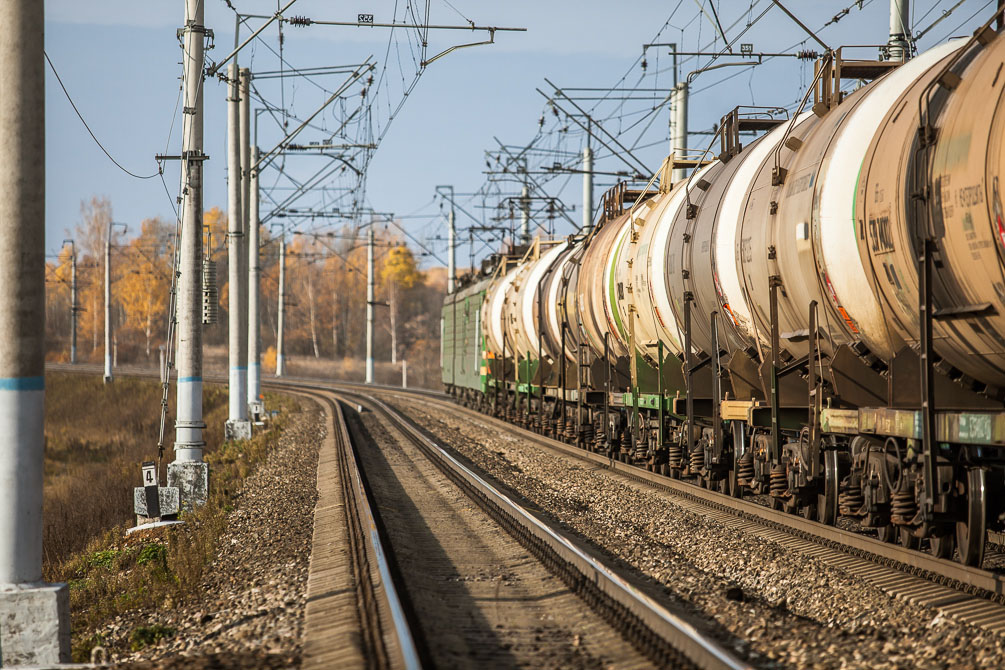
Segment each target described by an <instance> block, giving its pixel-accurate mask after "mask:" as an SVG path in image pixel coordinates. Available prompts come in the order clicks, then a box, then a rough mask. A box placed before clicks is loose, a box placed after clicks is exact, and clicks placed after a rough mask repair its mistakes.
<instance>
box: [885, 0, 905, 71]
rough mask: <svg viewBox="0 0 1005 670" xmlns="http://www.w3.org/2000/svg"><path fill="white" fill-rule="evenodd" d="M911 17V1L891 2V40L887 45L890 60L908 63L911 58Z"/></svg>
mask: <svg viewBox="0 0 1005 670" xmlns="http://www.w3.org/2000/svg"><path fill="white" fill-rule="evenodd" d="M910 15H911V0H890V39H889V41H887V43H886V52H887V55H888V57H889V59H890V60H898V61H906V60H907V59H908V58H910V57H911V43H910V42H908V37H909V36H910V32H911V30H910V25H911V19H910Z"/></svg>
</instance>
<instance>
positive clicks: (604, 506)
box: [393, 396, 1005, 670]
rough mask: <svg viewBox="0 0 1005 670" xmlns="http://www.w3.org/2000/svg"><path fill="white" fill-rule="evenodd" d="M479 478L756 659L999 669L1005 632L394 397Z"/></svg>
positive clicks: (782, 663) (768, 663) (779, 663)
mask: <svg viewBox="0 0 1005 670" xmlns="http://www.w3.org/2000/svg"><path fill="white" fill-rule="evenodd" d="M393 403H394V404H396V405H397V406H398V408H399V409H401V410H402V411H404V412H406V413H407V414H408V415H409V416H411V417H413V418H414V419H415V420H417V421H418V422H419V423H420V424H422V425H423V426H424V427H425V428H427V429H428V430H430V431H432V432H433V433H434V434H436V435H437V436H438V437H440V438H441V439H442V440H444V441H445V442H446V443H447V444H450V445H451V446H453V447H454V448H455V449H457V450H458V451H459V452H460V453H461V454H463V455H464V456H466V457H467V458H469V459H470V460H471V461H472V462H473V463H474V464H475V465H477V466H478V467H480V468H481V469H482V470H484V471H485V472H486V473H487V474H489V475H491V476H492V477H494V478H496V479H497V480H498V481H500V482H502V483H503V484H504V485H505V486H508V487H510V488H511V489H512V490H514V491H516V492H519V494H520V495H522V496H523V497H525V498H526V499H528V500H530V501H531V502H532V503H534V504H536V505H537V506H539V507H540V508H541V509H543V510H546V511H547V513H548V514H549V515H550V516H552V517H553V518H554V519H555V520H557V521H559V522H560V523H561V524H562V525H563V526H565V527H566V528H567V529H569V530H571V531H573V532H575V533H577V534H579V535H580V536H583V537H585V538H588V539H589V540H590V541H592V542H593V543H594V544H596V545H597V546H599V547H601V548H602V549H603V550H604V551H605V552H607V553H608V555H609V556H611V557H612V558H613V559H614V561H615V562H616V563H621V564H622V565H627V566H631V568H633V569H635V570H637V571H639V572H641V573H642V574H644V575H645V576H648V577H649V578H651V579H652V580H653V581H654V582H655V583H656V584H657V585H658V588H659V590H660V591H662V594H663V596H664V598H665V600H666V601H668V602H669V603H670V604H672V605H675V606H677V607H679V608H681V609H683V610H684V611H685V612H689V613H690V614H692V615H694V616H695V617H697V619H698V620H699V625H700V626H703V627H704V628H705V629H706V630H707V631H709V632H711V633H712V634H713V635H714V636H715V637H717V638H718V639H720V640H721V641H723V642H724V643H725V644H726V645H727V646H730V647H732V648H733V649H734V650H735V651H736V652H737V653H738V654H739V655H741V656H743V657H745V658H746V659H747V660H748V661H750V662H751V663H753V664H754V665H757V666H759V667H766V668H774V667H786V668H788V667H793V668H811V667H812V668H870V669H872V670H881V669H886V668H905V667H910V668H1000V667H1003V666H1005V637H1003V636H1000V635H996V634H994V633H990V632H988V631H985V630H983V629H980V628H976V627H973V626H969V625H967V624H963V623H960V622H957V621H955V620H953V619H950V618H947V617H945V616H943V615H941V614H939V613H938V612H936V611H934V610H932V609H929V608H925V607H921V606H917V605H912V604H910V603H908V602H906V601H903V600H899V599H896V598H893V597H891V596H889V595H887V594H886V593H884V592H883V591H882V590H881V589H879V588H878V587H875V586H873V585H871V584H869V583H867V582H865V581H864V580H862V579H859V578H857V577H855V575H853V574H849V573H847V572H845V571H843V570H840V569H837V568H834V567H830V566H826V565H822V564H820V563H818V562H816V561H813V560H812V559H811V558H808V557H806V556H804V555H801V554H793V553H791V552H790V551H787V550H786V549H785V548H784V547H782V546H781V545H779V544H776V543H774V542H770V541H767V540H764V539H761V538H758V537H754V536H750V535H747V534H744V533H742V532H741V531H737V530H734V529H730V528H726V527H724V526H722V525H721V524H719V523H717V522H714V521H712V520H710V519H707V518H704V517H701V516H699V515H696V514H693V513H691V512H689V511H687V510H684V509H682V508H681V507H679V506H678V505H676V504H674V502H673V500H672V497H670V496H669V494H665V493H662V492H658V491H655V490H653V489H650V488H648V487H645V486H644V485H640V484H636V483H634V482H631V481H630V480H627V479H623V478H621V477H618V476H616V475H613V474H611V473H609V472H608V471H605V470H598V469H595V468H592V467H590V466H588V465H583V464H582V463H580V462H576V461H573V460H570V459H568V458H565V457H562V456H559V455H557V454H554V453H551V452H548V451H546V450H544V449H542V448H540V447H537V446H534V445H531V444H527V443H525V442H523V441H521V440H520V439H519V438H517V437H515V436H512V435H510V434H507V433H505V432H502V431H500V430H499V429H498V428H496V427H494V426H489V425H488V424H483V423H480V422H478V421H472V420H471V419H469V418H467V417H466V416H465V417H464V418H461V417H459V415H458V414H457V413H456V412H449V411H447V410H441V409H437V408H434V407H433V406H432V405H428V404H425V403H422V404H420V403H419V402H417V401H411V400H403V399H401V398H400V396H396V397H395V398H394V399H393Z"/></svg>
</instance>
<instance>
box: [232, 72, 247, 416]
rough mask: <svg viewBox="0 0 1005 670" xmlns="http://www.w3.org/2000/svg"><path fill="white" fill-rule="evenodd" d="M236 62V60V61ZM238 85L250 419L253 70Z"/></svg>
mask: <svg viewBox="0 0 1005 670" xmlns="http://www.w3.org/2000/svg"><path fill="white" fill-rule="evenodd" d="M235 62H236V61H235ZM238 86H239V87H240V96H239V98H238V103H237V104H238V110H239V113H240V143H241V238H240V239H239V242H240V245H241V251H240V256H239V258H240V259H241V268H240V269H241V284H240V286H239V288H240V295H239V296H238V297H239V298H240V300H241V304H240V315H241V331H240V336H241V351H240V356H241V361H242V362H241V366H242V367H243V368H244V370H243V371H242V374H243V376H244V395H243V397H242V398H241V404H242V405H243V406H244V418H245V419H247V418H248V417H249V416H250V409H249V407H248V356H249V353H250V348H249V346H248V333H249V329H250V327H251V318H250V317H251V315H250V313H249V311H248V310H249V309H250V307H249V303H248V296H249V291H250V290H251V289H250V286H249V285H248V279H249V277H250V275H249V273H250V268H251V257H250V256H249V254H250V249H249V248H248V245H249V242H248V239H249V237H250V232H249V231H250V228H251V226H250V224H249V221H250V215H251V204H250V200H251V71H250V70H249V69H248V68H246V67H243V68H240V69H239V70H238ZM248 430H249V432H250V430H251V424H250V422H249V424H248Z"/></svg>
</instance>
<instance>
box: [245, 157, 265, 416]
mask: <svg viewBox="0 0 1005 670" xmlns="http://www.w3.org/2000/svg"><path fill="white" fill-rule="evenodd" d="M256 162H258V147H252V149H251V164H252V165H254V164H255V163H256ZM248 183H249V186H250V190H249V192H250V196H249V198H248V408H249V409H248V413H249V414H250V415H252V417H253V418H255V419H257V418H259V417H257V416H255V415H256V414H259V415H260V414H261V413H262V410H263V407H262V398H261V395H262V332H261V318H260V317H259V314H258V297H259V281H260V280H261V276H262V267H261V260H260V252H259V249H258V232H259V224H258V171H257V170H253V171H252V172H251V174H250V175H248Z"/></svg>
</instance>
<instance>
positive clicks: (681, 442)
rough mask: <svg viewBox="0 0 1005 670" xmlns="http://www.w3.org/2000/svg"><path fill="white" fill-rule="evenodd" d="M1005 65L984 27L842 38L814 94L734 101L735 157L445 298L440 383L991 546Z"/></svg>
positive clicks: (1002, 443) (879, 517)
mask: <svg viewBox="0 0 1005 670" xmlns="http://www.w3.org/2000/svg"><path fill="white" fill-rule="evenodd" d="M1003 62H1005V40H1003V39H1002V38H1001V36H1000V35H999V34H997V33H996V32H995V31H994V30H993V29H992V28H991V21H989V22H988V23H987V24H985V25H984V26H983V27H982V28H981V29H979V30H978V31H977V32H976V33H975V34H974V36H973V37H972V38H970V39H964V40H954V41H950V42H948V43H946V44H943V45H940V46H938V47H935V48H933V49H931V50H929V51H927V52H925V53H922V54H920V55H919V56H917V57H915V58H913V59H911V60H909V61H907V62H905V63H903V64H900V63H896V62H891V61H862V60H852V59H846V58H844V57H843V55H842V51H841V50H840V49H838V50H835V51H833V52H828V53H826V54H824V56H823V57H822V58H821V59H820V60H819V61H818V62H817V64H816V67H815V70H814V74H815V77H814V82H813V86H812V87H811V90H812V97H810V94H809V93H808V95H807V98H806V99H805V100H804V105H801V106H800V108H799V109H798V110H797V111H796V113H794V114H792V115H791V116H786V117H784V118H780V117H779V116H778V115H776V114H772V113H770V112H771V111H772V110H766V109H761V108H745V107H738V108H736V109H734V110H732V111H731V112H730V113H729V114H727V115H726V116H724V117H723V118H722V120H721V123H720V124H719V126H718V131H717V132H718V137H717V138H716V139H715V140H714V142H717V143H718V149H719V151H718V154H717V155H715V156H710V155H709V156H708V157H707V158H705V159H703V160H697V161H691V162H687V163H685V162H684V161H681V160H678V159H677V158H676V157H674V156H671V157H670V158H668V159H667V161H665V162H664V165H663V167H662V168H661V170H660V171H659V172H658V173H657V174H656V175H654V177H653V179H652V180H651V181H650V182H649V184H647V185H646V186H645V188H642V189H635V190H632V189H629V188H628V186H627V185H625V184H620V185H618V186H616V187H615V188H613V189H612V190H611V191H609V192H608V193H607V194H605V196H604V199H603V207H602V213H601V215H600V216H599V217H598V219H597V220H596V221H595V223H594V225H593V227H592V228H591V229H590V230H587V231H584V232H583V233H582V234H579V235H576V236H573V237H570V238H568V239H566V240H561V241H558V242H548V243H546V242H542V241H538V242H535V243H534V244H533V245H531V246H530V247H529V248H524V249H520V250H518V252H517V253H514V254H511V255H509V256H505V257H501V258H500V259H498V262H497V263H496V264H495V266H494V269H493V270H492V271H491V272H487V273H486V274H485V275H484V276H482V277H481V278H479V279H478V280H477V281H476V282H475V283H473V284H471V285H470V286H468V287H466V288H464V289H462V290H461V291H459V292H457V293H455V294H453V295H449V296H447V298H446V300H445V303H444V312H443V323H444V331H443V332H444V338H445V344H444V348H443V369H444V378H443V380H444V384H445V385H446V388H447V390H448V391H449V392H450V393H452V394H453V395H454V396H455V397H457V398H458V399H459V400H460V401H462V402H464V403H466V404H469V405H471V406H474V407H477V408H479V409H482V410H483V411H486V412H490V413H493V414H495V415H497V416H500V417H504V418H506V419H509V420H511V421H515V422H518V423H520V424H522V425H524V426H526V427H528V428H531V429H534V430H537V431H539V432H541V433H544V434H547V435H550V436H552V437H555V438H559V439H564V440H566V441H569V442H571V443H575V444H578V445H579V446H581V447H583V448H587V449H593V450H600V451H605V452H607V453H608V454H609V455H611V457H616V458H620V459H622V460H626V461H632V462H635V463H638V464H640V465H644V466H645V467H648V468H649V469H651V470H654V471H658V472H662V473H664V474H666V475H668V476H671V477H684V478H690V479H693V480H694V481H695V482H696V483H698V484H700V485H702V486H706V487H714V488H717V489H718V490H720V491H721V492H723V493H727V494H731V495H734V496H740V495H744V493H747V492H750V493H756V494H762V495H765V496H767V498H768V499H770V500H771V501H772V502H771V504H772V505H773V506H775V507H777V508H779V509H786V510H788V511H790V512H792V513H800V514H803V515H804V516H806V517H807V518H815V519H817V520H818V521H820V522H822V523H827V524H833V523H835V522H836V520H837V518H838V517H839V516H842V515H843V516H848V517H854V518H856V519H857V520H858V521H859V523H860V525H861V526H863V527H865V528H871V529H874V530H875V532H876V534H877V535H878V537H879V538H881V539H883V540H885V541H889V542H899V543H900V544H902V545H903V546H904V547H905V548H911V549H919V548H920V549H924V550H927V551H930V552H932V553H933V554H935V555H937V556H941V557H950V556H955V557H956V558H957V560H959V561H962V562H964V563H967V564H970V565H980V564H981V562H982V560H983V555H984V549H985V543H986V535H987V530H989V529H996V528H999V527H1000V526H1001V523H1002V522H1001V517H1002V516H1003V515H1005V498H1003V492H1005V404H1003V403H1005V221H1003V207H1002V190H1003V188H1005V184H1003V183H1002V182H1001V179H1002V176H1003V167H1005V153H1003V143H1005V94H1003V92H1005V75H1003V73H1002V63H1003ZM849 79H854V80H865V81H867V82H868V83H866V84H865V85H863V86H860V87H859V88H857V89H856V90H854V91H851V92H846V91H845V90H844V88H843V84H844V83H845V82H847V81H848V80H849ZM744 130H758V131H763V132H762V134H761V135H760V136H759V137H757V139H755V140H754V141H753V142H750V143H749V144H748V145H747V146H743V145H742V143H741V138H742V137H744V136H743V135H742V134H741V133H742V132H743V131H744ZM713 146H714V144H713ZM708 153H711V152H708ZM682 164H685V166H686V167H690V168H692V170H691V173H690V176H689V177H688V178H687V179H684V180H681V181H678V182H677V183H671V179H670V176H671V174H672V170H673V169H674V168H676V167H680V166H681V165H682ZM459 315H463V319H462V318H461V316H459ZM469 345H470V348H469ZM469 362H470V366H471V367H470V368H469V367H466V366H468V365H469ZM458 366H460V367H458ZM476 370H477V372H478V374H475V371H476Z"/></svg>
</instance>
